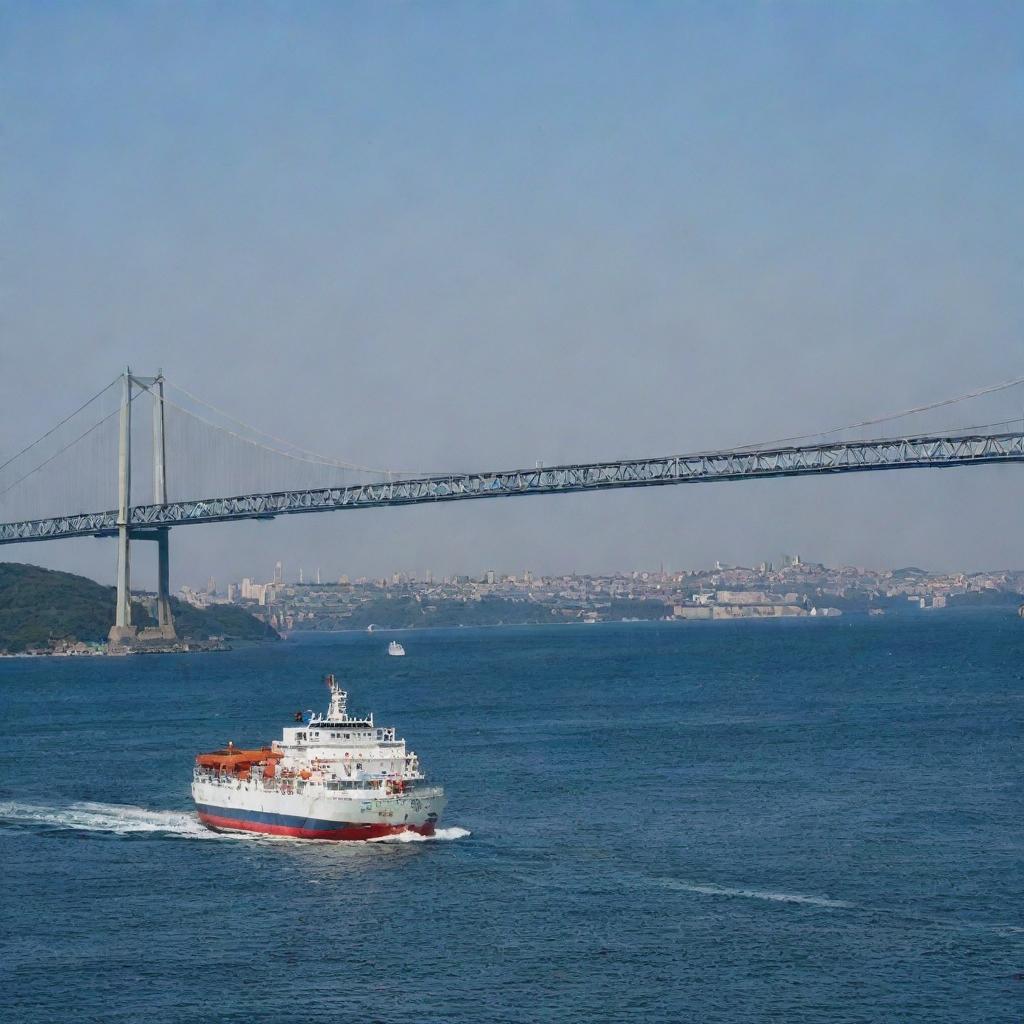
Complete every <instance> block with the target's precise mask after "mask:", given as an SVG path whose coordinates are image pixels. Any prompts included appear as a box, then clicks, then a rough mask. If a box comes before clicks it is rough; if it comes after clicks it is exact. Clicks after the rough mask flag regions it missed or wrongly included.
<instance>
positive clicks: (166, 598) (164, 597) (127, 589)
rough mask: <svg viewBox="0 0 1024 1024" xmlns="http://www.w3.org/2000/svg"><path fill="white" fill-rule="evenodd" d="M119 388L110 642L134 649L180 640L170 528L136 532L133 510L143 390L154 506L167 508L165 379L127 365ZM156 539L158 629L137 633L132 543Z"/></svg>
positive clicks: (141, 630) (149, 628)
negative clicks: (135, 436)
mask: <svg viewBox="0 0 1024 1024" xmlns="http://www.w3.org/2000/svg"><path fill="white" fill-rule="evenodd" d="M122 381H123V382H122V387H121V421H120V435H119V440H118V452H117V495H118V506H117V605H116V608H115V612H114V625H113V626H111V628H110V633H109V636H108V639H109V641H110V643H112V644H117V645H121V646H132V645H133V644H135V643H146V642H151V641H159V640H171V641H173V640H176V639H177V632H176V631H175V629H174V616H173V615H172V614H171V601H170V561H171V560H170V532H171V531H170V528H169V527H166V526H163V527H158V528H156V529H150V530H137V531H133V530H132V528H131V507H132V399H133V398H134V394H133V389H134V388H135V387H140V388H142V389H144V390H147V391H149V392H150V393H151V394H152V395H153V501H154V503H155V504H156V505H166V504H167V459H166V455H167V449H166V440H165V433H164V378H163V374H162V373H160V372H158V373H157V375H156V376H155V377H135V376H133V375H132V372H131V367H128V366H126V367H125V371H124V374H123V378H122ZM133 537H134V538H135V539H136V540H155V541H156V543H157V592H156V619H157V624H156V627H155V628H154V627H146V628H143V629H139V627H138V626H136V625H134V624H133V623H132V594H131V541H132V538H133Z"/></svg>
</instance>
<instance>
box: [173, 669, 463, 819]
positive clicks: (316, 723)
mask: <svg viewBox="0 0 1024 1024" xmlns="http://www.w3.org/2000/svg"><path fill="white" fill-rule="evenodd" d="M327 684H328V687H329V688H330V691H331V702H330V707H329V709H328V711H327V714H326V715H314V714H311V715H310V716H309V719H308V721H301V722H299V723H298V724H296V725H295V726H293V727H291V728H287V729H285V730H284V731H283V734H282V738H281V739H280V740H275V741H274V742H273V744H272V745H271V746H270V747H262V748H260V749H258V750H243V749H240V748H238V747H235V746H234V745H233V744H230V743H229V744H228V746H227V747H226V748H224V749H222V750H218V751H214V752H213V753H209V754H200V755H198V756H197V757H196V765H195V771H194V776H193V781H192V797H193V799H194V800H195V803H196V809H197V811H198V813H199V817H200V820H202V821H203V822H204V823H205V824H207V825H208V826H210V827H211V828H214V829H229V830H240V831H248V832H266V833H271V834H273V835H289V836H298V837H301V838H305V839H374V838H378V837H380V836H385V835H392V834H395V833H398V832H406V831H411V832H419V833H420V834H422V835H432V834H433V832H434V828H435V825H436V823H437V821H438V818H439V817H440V815H441V812H442V811H443V809H444V805H445V798H444V790H443V789H442V788H441V787H440V786H428V785H427V784H426V780H425V776H424V775H423V773H422V771H421V770H420V762H419V758H418V757H417V756H416V755H415V754H414V753H412V752H411V751H407V750H406V747H405V740H403V739H399V738H398V737H396V735H395V730H394V729H393V728H381V727H379V726H376V725H374V721H373V715H368V716H366V717H352V716H350V715H349V714H348V709H347V697H348V695H347V694H346V692H345V691H344V690H343V689H341V687H340V686H339V685H338V683H337V682H336V681H335V679H334V677H333V676H328V677H327ZM297 717H298V718H302V717H303V716H301V715H298V713H297Z"/></svg>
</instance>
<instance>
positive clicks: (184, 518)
mask: <svg viewBox="0 0 1024 1024" xmlns="http://www.w3.org/2000/svg"><path fill="white" fill-rule="evenodd" d="M1004 462H1024V433H1019V432H1013V433H1002V434H972V435H963V436H951V437H905V438H887V439H883V440H873V441H843V442H835V443H831V444H817V445H804V446H798V447H789V448H764V449H742V450H737V451H720V452H707V453H699V454H694V455H671V456H667V457H663V458H654V459H621V460H616V461H613V462H591V463H579V464H572V465H565V466H551V467H545V468H536V469H517V470H508V471H502V472H494V473H453V474H441V475H437V476H427V477H421V478H418V479H410V480H386V481H379V482H376V483H370V484H358V485H353V486H350V487H329V488H319V489H312V490H293V491H273V492H268V493H264V494H245V495H238V496H234V497H225V498H199V499H192V500H188V501H174V502H168V503H167V504H165V505H134V506H132V508H131V509H130V518H129V521H130V524H131V526H132V527H134V528H137V529H138V530H139V531H140V532H143V531H145V530H147V528H148V529H150V530H151V529H153V528H154V527H166V526H185V525H187V524H190V523H216V522H231V521H234V520H241V519H269V518H273V517H274V516H278V515H291V514H297V513H301V512H328V511H337V510H341V509H357V508H382V507H387V506H394V505H420V504H427V503H429V502H439V501H464V500H468V499H474V498H502V497H513V496H516V495H529V494H571V493H579V492H583V491H601V490H611V489H614V488H622V487H659V486H667V485H671V484H690V483H710V482H713V481H721V480H752V479H758V478H762V477H786V476H817V475H822V474H826V473H862V472H873V471H878V470H886V469H925V468H929V469H935V468H948V467H952V466H979V465H992V464H995V463H1004ZM116 532H117V512H116V510H108V511H105V512H83V513H78V514H75V515H68V516H56V517H52V518H49V519H33V520H26V521H23V522H13V523H0V544H19V543H24V542H26V541H44V540H57V539H60V538H64V537H89V536H99V537H104V536H111V535H113V534H115V533H116Z"/></svg>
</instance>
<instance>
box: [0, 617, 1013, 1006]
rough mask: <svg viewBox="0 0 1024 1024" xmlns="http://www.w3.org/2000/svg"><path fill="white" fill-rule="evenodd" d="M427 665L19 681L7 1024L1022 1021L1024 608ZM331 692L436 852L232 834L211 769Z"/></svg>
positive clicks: (486, 639) (589, 638)
mask: <svg viewBox="0 0 1024 1024" xmlns="http://www.w3.org/2000/svg"><path fill="white" fill-rule="evenodd" d="M402 639H403V642H404V643H405V646H406V649H407V651H408V656H407V657H406V658H404V659H392V658H388V657H387V656H386V655H385V653H384V648H385V646H386V644H387V640H388V637H386V636H382V635H377V634H374V635H364V634H338V635H333V636H316V637H309V638H300V639H297V640H293V641H289V642H287V643H284V644H280V645H276V646H275V647H273V648H249V649H244V650H236V651H233V652H229V653H220V654H208V655H195V656H184V657H183V656H152V657H145V658H122V659H113V658H111V659H101V658H92V659H72V658H68V659H9V660H0V708H2V710H3V718H2V720H3V722H4V726H5V730H4V732H5V735H4V738H3V742H2V743H0V864H2V866H3V880H2V890H0V891H2V892H3V900H2V901H0V902H2V905H3V908H4V914H3V917H4V933H5V938H6V939H7V942H6V946H7V949H6V952H5V954H4V973H5V976H6V978H5V982H4V984H3V985H2V986H0V1020H4V1021H6V1020H11V1021H19V1022H20V1021H31V1022H42V1024H56V1022H64V1021H69V1020H74V1021H76V1022H83V1021H84V1022H91V1021H97V1022H99V1021H103V1022H105V1024H106V1022H109V1024H128V1022H136V1021H142V1020H144V1021H146V1022H147V1024H164V1022H166V1024H172V1022H173V1024H188V1022H193V1021H194V1022H201V1021H218V1022H226V1024H231V1022H246V1024H251V1022H253V1021H270V1020H272V1021H275V1022H277V1024H292V1022H295V1024H299V1022H310V1021H316V1022H318V1021H336V1020H359V1021H367V1022H371V1021H379V1022H386V1024H392V1022H396V1024H397V1022H399V1021H401V1022H403V1024H404V1022H408V1021H410V1020H423V1021H444V1022H459V1024H461V1022H466V1024H469V1022H481V1021H497V1022H508V1024H519V1022H523V1024H525V1022H552V1024H554V1022H557V1024H573V1022H590V1021H596V1020H601V1021H623V1022H634V1021H635V1022H644V1024H651V1022H670V1021H671V1022H676V1021H695V1022H701V1024H716V1022H721V1024H746V1022H750V1024H753V1022H762V1021H785V1022H794V1021H795V1022H815V1024H817V1022H821V1021H828V1022H830V1024H834V1022H840V1024H841V1022H850V1024H854V1022H858V1024H860V1022H874V1021H900V1022H921V1024H926V1022H927V1024H941V1022H950V1024H952V1022H957V1024H964V1022H979V1024H980V1022H985V1024H997V1022H1007V1024H1010V1022H1019V1021H1020V1020H1022V1019H1024V980H1021V979H1022V977H1024V870H1022V868H1024V863H1022V852H1024V787H1022V783H1021V770H1022V767H1021V766H1022V757H1021V739H1022V736H1024V680H1022V677H1024V622H1021V621H1020V620H1019V619H1017V618H1016V617H1013V616H1011V615H1009V614H1006V613H955V612H948V613H936V614H934V615H925V614H922V615H919V616H906V617H903V618H899V619H896V618H893V619H888V618H887V619H881V620H879V619H864V618H854V617H846V618H843V619H838V620H804V621H799V622H778V623H721V624H718V623H711V624H701V623H690V624H685V625H675V624H658V625H648V624H642V623H636V624H633V623H631V624H621V625H607V626H605V625H598V626H579V627H573V626H561V627H551V628H547V627H544V628H509V629H481V630H470V629H457V630H436V631H421V632H410V633H406V634H403V637H402ZM328 671H334V672H337V673H338V674H339V675H340V676H341V678H342V679H343V681H344V683H345V685H346V686H347V688H348V690H349V692H350V706H351V707H353V709H355V710H372V711H373V712H374V713H375V715H376V717H377V720H378V721H379V722H381V723H382V724H387V725H390V724H394V725H396V726H397V727H398V731H399V734H400V735H404V736H406V738H407V739H408V740H409V742H410V745H411V747H412V749H414V750H416V751H417V752H418V753H419V754H420V755H421V757H422V758H423V761H424V764H425V766H426V768H427V770H428V771H429V772H430V773H431V776H432V777H433V778H434V779H435V780H437V781H439V782H442V783H443V784H444V785H445V786H446V788H447V791H448V796H449V806H448V811H447V813H446V815H445V820H444V821H443V822H442V828H441V830H440V831H439V834H438V836H437V838H436V839H435V840H433V841H426V842H423V841H419V837H417V839H416V840H410V841H404V840H401V839H399V840H398V841H394V840H393V841H389V842H374V843H353V844H322V843H315V842H302V841H294V840H286V839H274V838H260V837H252V836H241V837H239V836H228V835H219V834H217V833H213V832H210V831H208V830H206V829H204V828H202V827H201V826H200V825H199V824H198V823H197V821H196V819H195V817H194V815H193V814H192V811H191V807H190V801H189V796H188V786H189V781H190V774H191V762H192V757H193V755H194V754H195V753H196V752H197V751H199V750H203V749H211V748H213V747H215V746H218V745H221V744H223V743H225V742H227V741H228V740H233V741H234V742H235V743H238V744H250V743H254V742H259V741H266V740H269V739H271V738H273V737H274V736H276V735H279V732H280V729H281V727H282V726H283V725H286V724H287V723H288V721H289V720H290V719H291V715H292V712H293V711H294V710H295V709H296V708H308V707H319V706H320V705H321V704H325V702H326V690H324V688H323V686H322V683H321V682H320V677H321V676H322V675H323V673H325V672H328Z"/></svg>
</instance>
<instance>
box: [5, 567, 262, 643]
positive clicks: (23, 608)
mask: <svg viewBox="0 0 1024 1024" xmlns="http://www.w3.org/2000/svg"><path fill="white" fill-rule="evenodd" d="M114 597H115V591H114V588H113V587H104V586H101V585H100V584H99V583H96V582H95V581H94V580H90V579H86V578H85V577H84V576H76V575H74V574H73V573H69V572H55V571H54V570H52V569H41V568H40V567H39V566H37V565H25V564H22V563H18V562H0V651H4V650H6V651H10V652H16V651H23V650H26V649H27V648H29V647H45V646H46V645H47V644H48V643H49V642H50V641H52V640H84V641H86V642H93V641H102V640H106V638H107V632H108V631H109V629H110V626H111V623H112V622H113V621H114ZM132 605H133V607H132V620H133V622H134V623H135V624H136V625H138V626H151V625H154V624H155V623H154V621H153V618H152V616H151V615H150V614H149V612H148V611H147V610H146V607H145V606H144V605H143V604H141V603H139V602H138V601H133V602H132ZM171 610H172V612H173V614H174V619H175V626H176V627H177V630H178V635H179V636H181V637H182V638H183V639H190V640H205V639H207V638H208V637H211V636H224V637H227V638H228V639H235V640H273V639H277V633H275V632H274V630H272V629H271V628H270V627H269V626H268V625H266V624H265V623H263V622H260V621H259V619H256V618H253V616H252V615H250V614H249V613H248V612H247V611H245V610H244V609H242V608H236V607H234V606H233V605H223V606H219V607H216V608H212V609H210V610H208V611H207V610H202V609H199V608H192V607H191V606H190V605H186V604H182V602H180V601H178V600H177V599H176V598H171Z"/></svg>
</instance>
